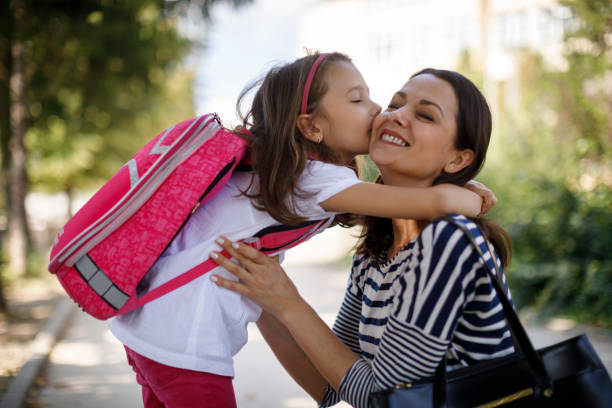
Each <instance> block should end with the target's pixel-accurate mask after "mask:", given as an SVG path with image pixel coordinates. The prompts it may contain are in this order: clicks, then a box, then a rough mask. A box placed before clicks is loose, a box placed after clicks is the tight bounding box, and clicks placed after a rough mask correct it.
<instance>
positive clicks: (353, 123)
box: [313, 62, 380, 164]
mask: <svg viewBox="0 0 612 408" xmlns="http://www.w3.org/2000/svg"><path fill="white" fill-rule="evenodd" d="M325 81H326V83H327V92H326V93H325V95H324V96H323V98H322V99H321V109H320V110H319V112H318V113H317V114H316V115H315V116H314V118H313V123H314V125H315V126H317V127H318V128H319V129H320V130H321V131H322V136H323V143H325V144H326V145H327V146H329V147H330V148H331V149H332V150H333V152H334V153H335V154H336V156H337V157H338V158H339V160H340V162H341V163H343V164H345V163H348V162H350V161H351V160H352V159H353V158H354V157H355V156H356V155H358V154H366V153H367V152H368V143H369V139H370V133H371V131H372V120H373V119H374V117H376V115H377V114H378V113H379V112H380V106H379V105H378V104H376V103H375V102H373V101H372V100H371V99H370V90H369V88H368V85H367V84H366V82H365V80H364V79H363V77H362V76H361V73H360V72H359V71H358V70H357V68H355V66H354V65H353V64H351V63H350V62H335V63H333V64H331V65H330V66H329V68H328V69H327V71H326V73H325Z"/></svg>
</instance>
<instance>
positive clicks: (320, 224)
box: [49, 114, 331, 319]
mask: <svg viewBox="0 0 612 408" xmlns="http://www.w3.org/2000/svg"><path fill="white" fill-rule="evenodd" d="M247 147H248V146H247V142H246V141H245V140H244V139H242V138H241V137H239V136H237V135H235V134H233V133H231V132H229V131H227V130H225V129H223V128H222V127H221V125H220V121H219V118H218V117H217V115H216V114H209V115H203V116H200V117H197V118H193V119H189V120H186V121H184V122H181V123H178V124H176V125H174V126H172V127H170V128H169V129H167V130H165V131H164V132H162V133H160V134H159V135H158V136H157V137H155V138H154V139H153V140H151V141H150V142H149V143H147V144H146V145H145V146H144V147H143V148H142V149H140V151H138V153H136V155H135V156H134V157H133V158H132V159H131V160H130V161H128V162H127V163H126V164H125V165H124V166H123V167H121V168H120V169H119V171H118V172H117V173H116V174H115V175H114V176H113V177H112V178H111V179H110V180H109V181H107V182H106V183H105V184H104V185H103V186H102V188H100V190H98V191H97V192H96V194H94V195H93V197H91V199H90V200H89V201H87V203H85V205H84V206H83V207H82V208H81V209H80V210H79V211H78V212H77V213H76V214H75V215H74V216H73V217H72V218H71V219H70V220H69V221H68V223H66V225H65V226H64V228H63V229H62V230H61V231H60V232H59V234H58V236H57V238H56V241H55V243H54V245H53V247H52V248H51V256H50V259H51V261H50V263H49V271H50V272H51V273H53V274H55V275H56V276H57V278H58V279H59V281H60V282H61V284H62V286H63V287H64V289H65V290H66V292H67V293H68V295H70V297H71V298H72V299H73V300H74V301H75V302H76V303H77V304H78V305H79V306H80V307H81V308H82V309H83V310H84V311H86V312H87V313H89V314H91V315H92V316H94V317H96V318H98V319H108V318H109V317H112V316H116V315H119V314H123V313H127V312H130V311H132V310H134V309H136V308H138V307H141V306H142V305H144V304H146V303H148V302H150V301H152V300H155V299H157V298H158V297H160V296H163V295H164V294H166V293H168V292H170V291H172V290H174V289H176V288H178V287H181V286H183V285H185V284H187V283H189V282H191V281H192V280H194V279H196V278H197V277H199V276H201V275H203V274H204V273H206V272H208V271H209V270H211V269H212V268H214V267H215V266H216V264H215V263H214V262H213V261H212V260H210V259H208V260H207V261H205V262H203V263H202V264H200V265H198V266H196V267H194V268H192V269H191V270H189V271H186V272H185V273H183V274H181V275H179V276H177V277H176V278H174V279H172V280H170V281H168V282H166V283H165V284H162V285H161V286H159V287H157V288H155V289H153V290H151V291H149V292H147V293H146V294H144V295H142V296H140V297H139V296H137V294H136V287H137V285H138V283H139V282H140V281H141V279H142V278H143V277H144V275H145V274H146V273H147V271H148V270H149V268H150V267H151V266H152V265H153V263H154V262H155V261H156V260H157V258H158V257H159V256H160V255H161V254H162V252H163V251H164V250H165V249H166V247H167V246H168V244H169V243H170V242H171V241H172V239H173V238H174V237H175V236H176V234H177V233H178V231H179V230H180V228H181V227H182V226H183V225H184V224H185V222H186V221H187V219H188V217H189V216H190V215H191V214H193V213H194V212H195V210H197V209H198V207H199V206H200V205H203V204H204V203H206V202H207V201H208V200H210V199H211V198H212V197H214V196H215V194H216V193H217V192H218V191H219V190H220V189H221V188H222V187H223V186H224V185H225V183H226V182H227V180H228V179H229V177H230V176H231V174H232V172H233V170H234V169H235V168H236V166H237V165H238V164H239V163H240V162H241V160H242V159H243V158H244V156H245V154H246V152H247ZM330 222H331V219H326V220H320V221H310V222H306V223H303V224H301V225H299V226H297V227H287V226H283V225H278V226H273V227H270V228H266V229H265V230H262V231H260V232H259V233H258V234H256V235H255V236H254V237H245V238H246V239H245V242H247V243H249V245H252V246H255V247H258V248H260V249H261V250H262V251H264V252H268V253H270V252H275V251H278V250H280V249H288V248H291V247H293V246H295V245H298V244H299V243H301V242H303V241H305V240H306V239H308V238H310V237H311V236H312V235H314V234H316V233H317V232H319V231H320V230H321V229H324V228H326V227H327V226H328V225H329V223H330Z"/></svg>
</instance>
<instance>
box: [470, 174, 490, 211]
mask: <svg viewBox="0 0 612 408" xmlns="http://www.w3.org/2000/svg"><path fill="white" fill-rule="evenodd" d="M465 188H467V189H468V190H470V191H473V192H475V193H476V194H478V195H479V196H480V197H482V208H481V209H480V214H478V215H485V214H487V213H488V212H489V211H491V210H492V209H493V207H494V206H495V204H497V197H495V194H494V193H493V191H491V190H489V189H488V188H487V186H485V185H484V184H482V183H479V182H478V181H476V180H470V181H468V182H467V183H466V184H465Z"/></svg>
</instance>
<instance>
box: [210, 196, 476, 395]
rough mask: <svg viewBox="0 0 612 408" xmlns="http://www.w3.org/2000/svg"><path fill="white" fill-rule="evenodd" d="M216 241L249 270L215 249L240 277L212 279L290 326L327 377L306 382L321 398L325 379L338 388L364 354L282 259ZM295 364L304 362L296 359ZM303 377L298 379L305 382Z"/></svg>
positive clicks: (216, 256)
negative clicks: (318, 308)
mask: <svg viewBox="0 0 612 408" xmlns="http://www.w3.org/2000/svg"><path fill="white" fill-rule="evenodd" d="M470 194H472V193H470ZM217 243H218V244H219V245H220V246H221V247H222V248H223V249H225V250H226V251H227V252H228V253H229V254H230V255H231V256H233V257H234V258H236V259H237V260H238V261H239V262H240V263H241V264H242V265H244V267H245V268H246V269H245V268H242V267H241V266H240V265H237V264H236V263H234V262H232V261H230V260H229V259H228V258H226V257H225V256H223V255H222V254H220V253H218V252H214V251H213V252H212V253H211V258H212V259H214V260H215V261H216V262H217V263H218V264H219V265H221V266H223V267H224V268H225V269H227V270H228V271H229V272H230V273H232V274H234V275H235V276H236V277H238V279H240V281H239V282H234V281H232V280H227V279H223V278H222V277H220V276H218V275H213V276H212V277H211V279H212V281H213V282H216V283H217V285H219V286H222V287H224V288H227V289H229V290H232V291H234V292H237V293H240V294H242V295H245V296H248V297H250V298H251V299H253V301H255V303H257V304H258V305H259V306H261V307H262V308H263V309H265V310H266V311H268V312H269V313H271V314H272V315H274V317H276V318H277V319H278V320H279V321H280V322H281V323H282V324H283V325H284V326H285V327H286V328H287V330H288V331H289V333H291V336H293V339H294V340H295V342H296V344H297V346H299V347H300V348H301V349H302V350H303V352H304V354H305V355H306V357H308V359H309V360H310V361H311V362H312V365H313V367H312V366H309V364H310V363H308V364H307V365H308V367H307V368H306V370H307V371H310V372H311V373H316V372H317V371H318V372H319V373H320V374H321V375H322V376H323V379H321V378H319V377H318V374H317V376H316V377H313V378H311V379H309V380H308V382H309V384H310V385H308V386H307V387H306V386H305V388H306V389H307V390H308V391H309V392H310V393H311V395H313V397H314V398H316V399H317V401H319V398H322V395H323V392H324V385H325V382H327V383H328V384H330V385H331V386H332V387H333V388H334V389H335V390H338V387H339V386H340V382H341V381H342V378H344V376H345V375H346V372H347V371H348V370H349V368H351V366H352V365H353V364H354V363H355V361H357V360H358V359H359V356H358V355H357V354H355V353H353V352H352V351H351V349H349V348H348V347H347V346H345V345H344V344H343V343H342V342H341V341H340V339H339V338H338V337H336V335H335V334H334V333H333V332H332V331H331V330H330V329H329V327H328V326H327V324H326V323H325V322H324V321H323V320H321V318H320V317H319V316H318V315H317V313H316V312H315V310H314V309H313V308H311V307H310V306H309V305H308V303H306V302H305V301H304V300H303V299H302V298H301V297H300V294H299V293H298V291H297V289H296V288H295V285H294V284H293V282H291V280H290V279H289V277H288V276H287V274H286V273H285V271H284V270H283V268H281V266H280V264H279V263H278V260H277V259H274V258H270V257H269V256H267V255H265V254H263V253H262V252H260V251H258V250H256V249H254V248H251V247H249V246H247V245H244V244H240V243H237V242H231V241H229V240H228V239H227V238H224V237H221V238H219V239H218V240H217ZM302 362H303V361H302ZM292 364H298V365H299V364H301V363H300V362H297V361H294V362H293V363H292ZM301 369H303V367H301V368H300V370H301ZM290 371H291V370H290ZM300 378H301V377H299V378H296V379H297V380H298V382H300V384H302V382H301V380H300Z"/></svg>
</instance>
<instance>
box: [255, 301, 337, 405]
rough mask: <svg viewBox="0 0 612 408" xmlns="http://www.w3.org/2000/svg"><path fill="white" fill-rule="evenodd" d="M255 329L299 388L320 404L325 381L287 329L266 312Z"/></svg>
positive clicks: (323, 393) (262, 314) (325, 386)
mask: <svg viewBox="0 0 612 408" xmlns="http://www.w3.org/2000/svg"><path fill="white" fill-rule="evenodd" d="M257 327H258V328H259V331H260V332H261V334H262V336H263V338H264V339H265V340H266V342H267V343H268V345H269V346H270V348H271V349H272V351H273V352H274V355H275V356H276V358H277V359H278V361H280V363H281V364H282V365H283V367H284V368H285V370H286V371H287V372H288V373H289V375H291V377H293V379H294V380H295V382H297V383H298V384H299V385H300V387H302V388H303V389H304V390H305V391H306V392H307V393H308V394H310V396H311V397H312V398H313V399H314V400H315V401H317V402H318V403H320V402H321V401H322V400H323V397H324V395H325V390H326V388H327V381H325V379H324V378H323V376H322V375H321V373H319V371H318V370H317V369H316V368H315V366H313V365H312V362H311V361H310V359H309V358H308V356H306V354H304V351H303V350H302V348H301V347H300V346H299V345H298V344H297V343H296V342H295V340H294V338H293V336H292V335H291V333H290V332H289V330H287V328H286V327H285V326H284V325H283V324H282V323H281V322H280V321H279V320H278V319H277V318H275V317H274V316H273V315H272V314H270V313H268V312H267V311H265V310H264V311H263V312H262V313H261V317H260V318H259V320H258V321H257Z"/></svg>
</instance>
